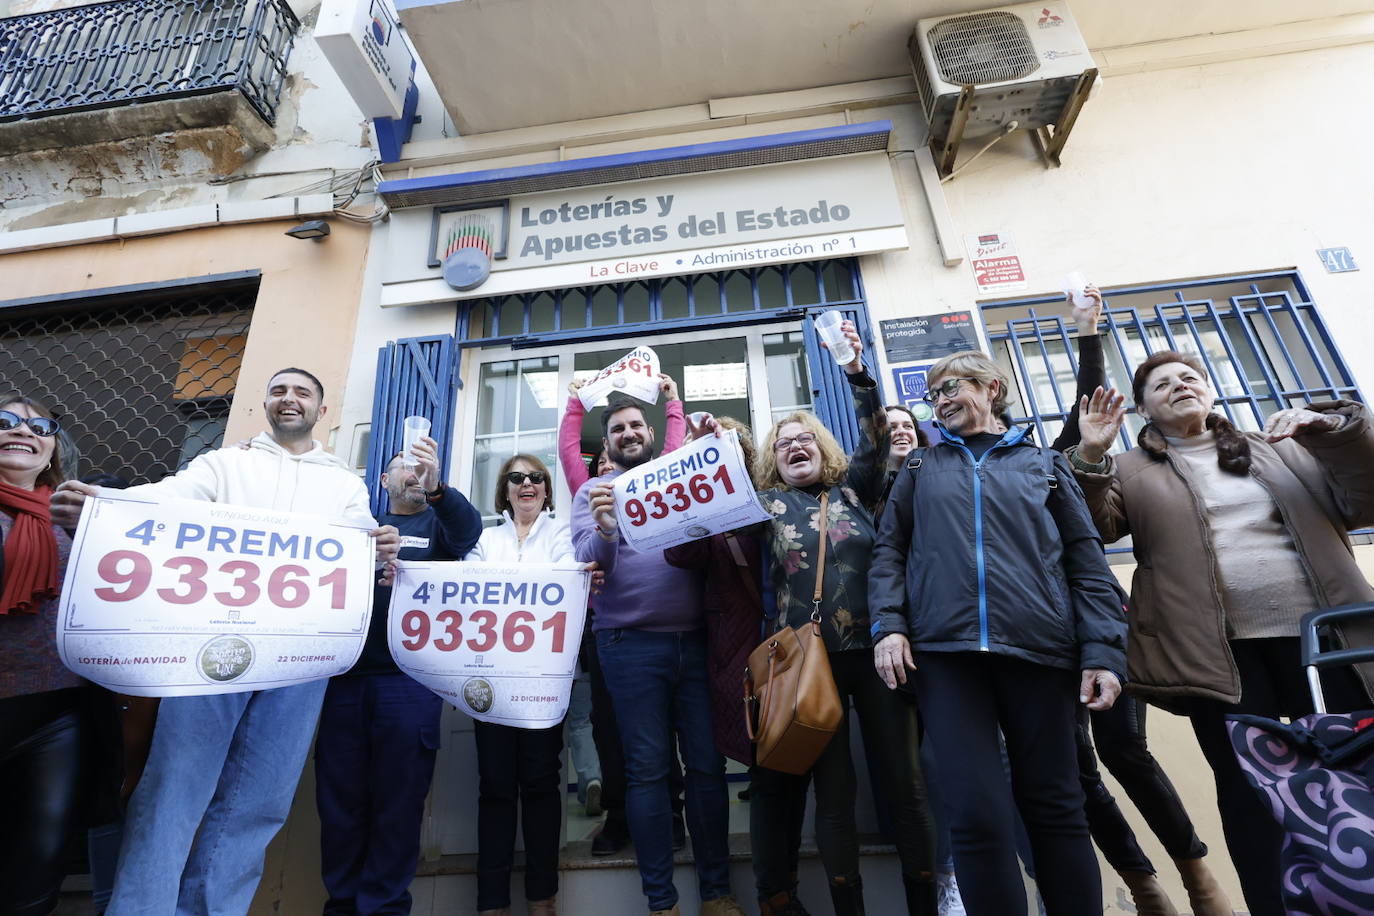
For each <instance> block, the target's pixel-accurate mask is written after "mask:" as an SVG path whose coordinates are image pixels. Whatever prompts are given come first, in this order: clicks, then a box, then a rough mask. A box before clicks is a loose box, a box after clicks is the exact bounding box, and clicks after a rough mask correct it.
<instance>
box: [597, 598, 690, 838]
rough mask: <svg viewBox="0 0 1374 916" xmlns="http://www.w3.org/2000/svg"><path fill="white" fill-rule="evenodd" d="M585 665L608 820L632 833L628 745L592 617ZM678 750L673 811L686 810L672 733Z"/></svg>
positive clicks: (671, 773)
mask: <svg viewBox="0 0 1374 916" xmlns="http://www.w3.org/2000/svg"><path fill="white" fill-rule="evenodd" d="M581 659H582V667H583V668H585V669H586V670H587V674H588V675H590V676H591V682H592V742H593V743H594V744H595V745H596V756H597V759H599V760H600V761H601V807H602V808H604V809H606V820H607V822H608V823H609V822H613V821H614V822H616V823H618V824H619V825H620V826H621V827H622V828H624V831H625V835H626V836H627V837H628V836H629V830H630V828H629V825H628V822H627V821H626V820H625V749H624V747H622V746H621V743H620V729H619V727H617V726H616V724H615V706H614V705H613V704H612V702H611V692H610V691H609V690H608V689H606V676H605V674H604V673H603V672H602V670H601V660H600V659H599V658H598V657H597V654H596V638H595V636H594V635H593V633H592V627H591V622H590V621H588V623H587V627H586V630H585V632H584V633H583V636H582V655H581ZM672 741H673V748H674V753H673V755H672V764H671V765H670V766H669V768H668V793H669V796H670V800H671V802H672V805H673V813H674V814H677V815H681V814H682V789H683V778H682V764H681V763H680V762H679V761H678V757H677V753H676V748H677V737H676V736H673V737H672Z"/></svg>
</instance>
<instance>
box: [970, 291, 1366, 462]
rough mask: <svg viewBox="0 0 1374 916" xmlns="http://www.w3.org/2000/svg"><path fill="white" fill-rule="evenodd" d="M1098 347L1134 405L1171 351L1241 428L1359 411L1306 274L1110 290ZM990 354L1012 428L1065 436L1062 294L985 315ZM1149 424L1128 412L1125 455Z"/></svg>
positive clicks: (1070, 393) (1069, 370)
mask: <svg viewBox="0 0 1374 916" xmlns="http://www.w3.org/2000/svg"><path fill="white" fill-rule="evenodd" d="M1103 295H1104V298H1105V303H1106V307H1105V308H1104V309H1103V312H1102V321H1101V322H1100V324H1099V331H1098V336H1099V337H1100V338H1101V339H1102V348H1103V355H1104V356H1105V363H1106V371H1107V383H1108V384H1109V385H1112V386H1115V387H1116V388H1117V389H1118V390H1120V391H1124V392H1126V394H1127V399H1128V400H1129V398H1130V391H1131V375H1132V373H1133V372H1134V370H1135V367H1136V366H1137V365H1139V363H1140V362H1142V361H1143V360H1144V359H1145V358H1146V357H1147V356H1149V355H1150V354H1152V353H1155V352H1157V351H1159V350H1166V349H1172V350H1177V351H1179V352H1182V353H1190V354H1193V355H1195V356H1197V357H1199V358H1200V359H1201V360H1202V362H1203V364H1204V366H1205V367H1206V369H1207V374H1208V376H1210V378H1211V382H1212V387H1213V389H1214V390H1215V391H1216V394H1217V398H1216V404H1217V407H1218V408H1219V409H1220V410H1221V411H1222V412H1223V413H1224V414H1225V415H1226V417H1227V418H1228V419H1229V420H1230V421H1231V422H1232V423H1234V424H1235V425H1236V426H1237V427H1238V428H1240V429H1243V430H1259V429H1261V428H1262V427H1263V425H1264V421H1265V419H1266V418H1267V417H1268V416H1269V415H1270V414H1272V413H1275V412H1277V411H1279V410H1283V409H1285V408H1288V407H1296V406H1302V405H1304V404H1307V403H1310V402H1312V401H1317V400H1330V399H1337V398H1345V399H1349V400H1354V401H1361V402H1362V401H1363V400H1364V398H1363V396H1362V395H1361V393H1360V390H1359V388H1358V387H1357V386H1356V384H1355V380H1354V377H1353V376H1352V375H1351V373H1350V369H1349V366H1348V365H1347V363H1346V361H1345V359H1344V357H1343V356H1342V355H1341V353H1340V351H1339V349H1338V348H1337V347H1336V344H1335V341H1334V340H1333V339H1332V336H1331V334H1330V331H1329V330H1328V329H1327V327H1326V323H1325V322H1324V321H1323V320H1322V317H1321V314H1320V312H1319V311H1318V310H1317V306H1316V305H1315V304H1314V303H1313V302H1312V299H1311V296H1310V295H1309V293H1308V290H1307V286H1306V284H1304V282H1303V280H1302V276H1301V275H1300V274H1299V273H1298V272H1297V271H1295V270H1288V271H1275V272H1272V273H1260V274H1250V275H1243V276H1231V277H1220V278H1214V279H1205V280H1192V281H1188V282H1183V283H1171V284H1156V285H1147V286H1130V287H1121V288H1117V289H1112V290H1104V291H1103ZM982 314H983V320H984V323H985V325H986V327H987V330H988V340H989V346H990V347H991V349H992V356H993V358H994V359H996V360H997V361H998V363H999V364H1001V366H1002V369H1003V371H1005V372H1006V373H1007V376H1008V377H1009V378H1010V379H1011V380H1012V387H1013V389H1014V390H1013V392H1012V398H1011V403H1010V407H1011V411H1012V413H1013V417H1012V419H1013V421H1015V422H1017V423H1030V424H1033V425H1034V426H1035V430H1036V437H1037V440H1038V441H1040V442H1042V443H1049V442H1051V441H1053V440H1054V438H1055V437H1056V436H1057V435H1058V434H1059V431H1060V430H1061V429H1063V426H1064V423H1065V421H1066V420H1067V418H1068V415H1069V412H1070V411H1071V410H1072V409H1073V399H1074V394H1075V391H1076V388H1077V382H1076V379H1077V374H1078V359H1077V344H1076V341H1077V334H1076V333H1070V328H1071V327H1072V323H1073V322H1072V318H1071V315H1070V310H1069V306H1068V304H1067V303H1065V302H1064V300H1063V297H1062V296H1038V297H1033V298H1028V299H1018V300H1014V301H1008V302H996V303H988V304H984V305H983V306H982ZM1143 426H1144V423H1143V421H1142V420H1141V419H1140V418H1139V417H1138V416H1137V414H1136V412H1135V409H1134V408H1133V407H1131V408H1130V410H1129V413H1128V414H1127V418H1126V423H1125V424H1124V425H1123V426H1122V430H1121V447H1122V448H1123V449H1129V448H1131V447H1132V446H1133V445H1134V444H1135V437H1136V435H1137V434H1138V433H1139V432H1140V429H1141V428H1142V427H1143Z"/></svg>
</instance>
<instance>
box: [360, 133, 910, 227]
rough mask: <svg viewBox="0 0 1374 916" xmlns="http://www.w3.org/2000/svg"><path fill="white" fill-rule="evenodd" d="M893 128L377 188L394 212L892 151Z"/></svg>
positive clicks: (779, 137) (772, 137)
mask: <svg viewBox="0 0 1374 916" xmlns="http://www.w3.org/2000/svg"><path fill="white" fill-rule="evenodd" d="M891 133H892V122H891V121H868V122H865V123H863V124H846V125H843V126H841V127H822V128H817V129H815V130H798V131H791V132H789V133H782V134H765V135H763V136H759V137H745V138H743V139H739V140H718V141H716V142H713V143H693V144H689V145H687V146H670V147H666V148H664V149H655V150H643V151H640V152H635V153H617V154H615V155H612V156H589V157H587V158H585V159H566V160H564V161H562V162H544V163H539V164H537V165H520V166H514V167H511V168H504V169H482V170H479V171H474V172H454V173H452V174H448V175H431V176H428V177H426V178H402V179H397V180H394V181H384V182H382V183H381V184H380V185H378V187H377V191H378V193H379V194H380V195H381V196H382V199H383V200H385V201H386V203H387V206H389V207H391V208H392V209H393V210H396V209H401V208H403V207H432V206H443V205H448V204H458V203H475V202H478V201H483V200H501V199H504V198H507V197H511V196H513V195H516V194H533V193H537V192H540V191H556V190H560V189H563V188H581V187H587V186H590V185H601V184H611V183H613V182H619V181H639V180H643V179H646V178H662V177H665V176H669V175H688V174H691V173H694V172H712V171H717V170H720V169H737V168H744V167H746V166H753V165H769V164H773V163H778V162H795V161H797V160H800V159H819V158H823V157H826V156H844V155H848V154H850V153H863V152H872V151H874V150H883V149H886V148H887V141H888V137H889V136H890V135H891Z"/></svg>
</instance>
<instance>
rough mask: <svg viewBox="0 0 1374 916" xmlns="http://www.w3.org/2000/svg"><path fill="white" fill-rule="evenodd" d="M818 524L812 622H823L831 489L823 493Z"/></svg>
mask: <svg viewBox="0 0 1374 916" xmlns="http://www.w3.org/2000/svg"><path fill="white" fill-rule="evenodd" d="M818 521H819V524H818V525H817V526H816V527H817V528H819V529H820V532H821V539H820V540H821V546H820V549H819V550H817V551H816V591H815V592H814V593H813V594H812V595H811V622H812V623H814V624H820V622H821V588H822V586H823V584H824V582H825V545H826V542H828V541H829V540H830V491H829V490H826V491H825V492H824V493H822V494H821V515H820V519H819V520H818Z"/></svg>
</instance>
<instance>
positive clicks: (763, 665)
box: [744, 493, 844, 775]
mask: <svg viewBox="0 0 1374 916" xmlns="http://www.w3.org/2000/svg"><path fill="white" fill-rule="evenodd" d="M829 496H830V494H829V493H824V494H822V495H821V514H820V549H819V550H818V551H817V554H818V555H817V558H816V591H815V594H814V596H813V598H812V610H811V621H810V622H809V623H807V624H803V625H802V626H801V627H799V628H797V629H793V628H792V627H783V628H782V629H781V630H778V631H777V632H776V633H774V634H773V635H772V636H771V637H769V638H768V639H766V640H764V641H763V643H762V644H761V645H759V647H758V648H756V649H755V650H754V651H753V652H750V653H749V665H748V667H746V668H745V669H744V723H745V728H746V729H747V730H748V732H749V740H750V741H753V742H754V745H755V748H754V754H755V758H756V759H757V761H758V763H759V766H764V767H767V768H768V769H770V770H779V771H781V772H783V773H793V774H796V775H801V774H802V773H805V772H806V771H807V770H810V769H811V767H812V766H814V765H815V763H816V759H817V758H818V757H820V756H821V752H822V751H824V750H825V746H826V745H827V744H829V743H830V739H831V738H832V737H833V736H834V734H835V731H836V729H838V728H839V727H840V720H841V719H842V718H843V716H844V709H843V707H842V706H841V705H840V694H839V691H838V690H836V689H835V678H834V675H832V674H831V673H830V654H829V653H828V652H827V651H826V648H825V640H824V639H823V638H822V637H821V583H822V580H823V579H824V576H825V546H826V542H827V541H829V540H830V535H829V531H828V527H827V512H828V509H829Z"/></svg>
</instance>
